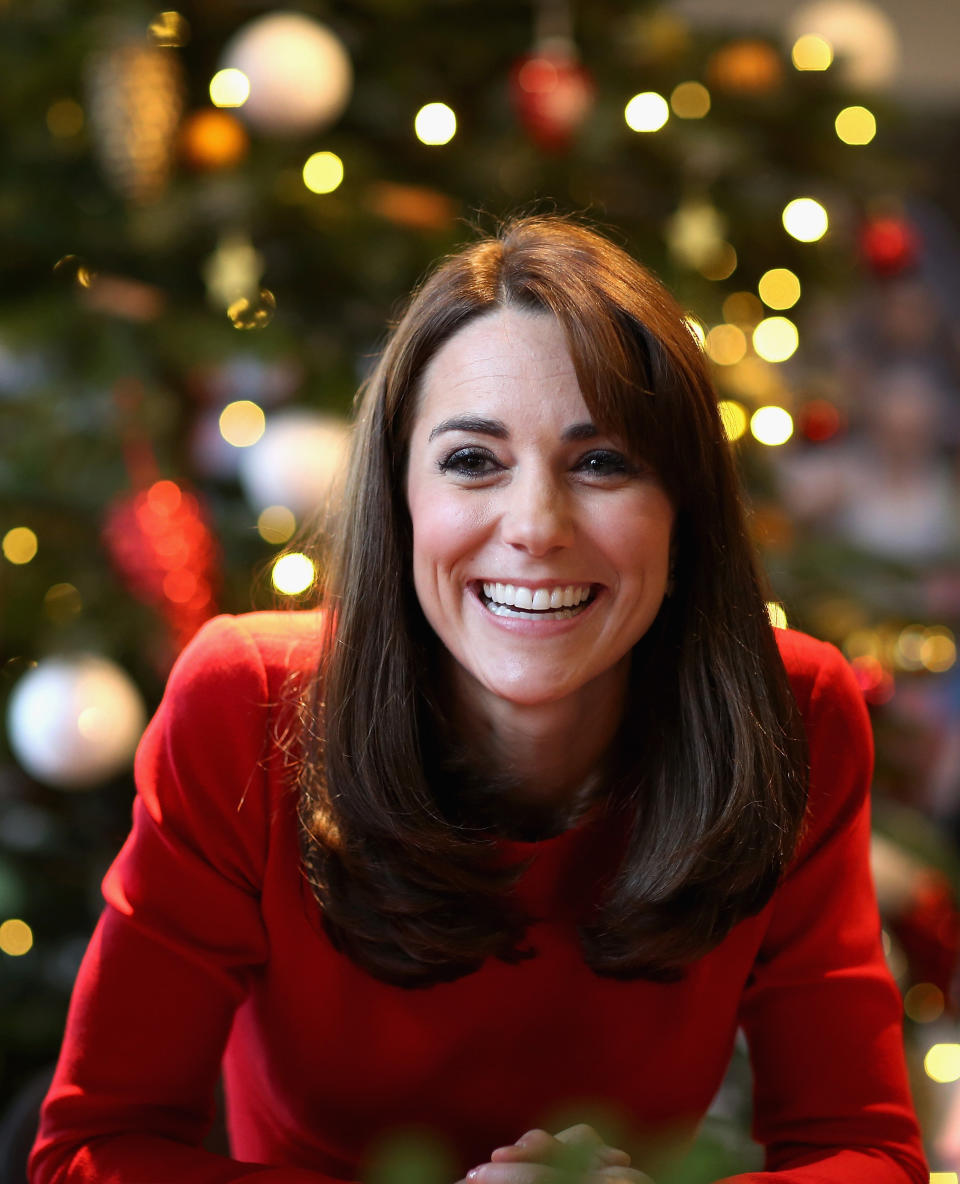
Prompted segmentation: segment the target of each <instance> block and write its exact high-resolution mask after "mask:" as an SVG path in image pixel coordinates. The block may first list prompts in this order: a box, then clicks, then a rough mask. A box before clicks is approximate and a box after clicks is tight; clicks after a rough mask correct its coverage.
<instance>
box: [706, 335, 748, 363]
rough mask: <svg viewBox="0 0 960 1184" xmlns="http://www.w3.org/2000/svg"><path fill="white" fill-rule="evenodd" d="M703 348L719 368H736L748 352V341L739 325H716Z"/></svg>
mask: <svg viewBox="0 0 960 1184" xmlns="http://www.w3.org/2000/svg"><path fill="white" fill-rule="evenodd" d="M703 347H704V349H705V350H706V351H707V356H708V357H709V358H711V359H712V360H713V361H714V362H716V363H717V365H718V366H735V365H736V364H737V362H739V361H740V359H741V358H742V357H743V356H744V354H745V353H746V352H747V339H746V337H745V336H744V335H743V330H742V329H741V328H739V327H738V326H737V325H714V327H713V328H712V329H711V330H710V332H709V333H708V334H707V338H706V341H705V342H704V343H703Z"/></svg>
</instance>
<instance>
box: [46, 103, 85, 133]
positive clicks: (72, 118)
mask: <svg viewBox="0 0 960 1184" xmlns="http://www.w3.org/2000/svg"><path fill="white" fill-rule="evenodd" d="M47 128H48V129H49V131H50V134H51V135H52V136H56V137H57V138H58V139H60V140H66V139H69V137H70V136H76V135H79V133H80V132H82V131H83V108H82V107H81V106H80V104H79V103H78V102H77V101H76V100H75V99H58V100H57V101H56V102H55V103H51V104H50V106H49V107H48V108H47Z"/></svg>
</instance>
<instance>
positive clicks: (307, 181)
mask: <svg viewBox="0 0 960 1184" xmlns="http://www.w3.org/2000/svg"><path fill="white" fill-rule="evenodd" d="M342 180H343V161H342V160H341V159H340V157H339V156H337V154H336V152H314V154H313V155H312V156H310V157H308V158H307V163H306V164H305V165H304V166H303V183H304V185H306V187H307V188H308V189H309V190H310V192H311V193H333V191H334V189H336V188H337V186H338V185H339V184H340V182H341V181H342Z"/></svg>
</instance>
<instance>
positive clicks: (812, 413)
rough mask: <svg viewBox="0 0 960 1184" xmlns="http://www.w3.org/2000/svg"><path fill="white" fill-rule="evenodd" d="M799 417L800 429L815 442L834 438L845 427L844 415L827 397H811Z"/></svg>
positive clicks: (818, 442) (819, 442)
mask: <svg viewBox="0 0 960 1184" xmlns="http://www.w3.org/2000/svg"><path fill="white" fill-rule="evenodd" d="M798 419H799V426H800V431H801V432H802V433H803V435H804V436H806V438H807V439H808V440H811V441H813V443H815V444H821V443H823V441H824V440H830V439H832V438H833V437H834V436H835V435H836V434H837V432H839V431H840V429H841V428H842V427H843V417H842V416H841V415H840V412H839V411H838V410H837V408H836V407H835V406H834V405H833V403H831V402H829V401H828V400H827V399H811V400H810V402H809V403H805V404H804V405H803V407H802V408H801V409H800V414H799V416H798Z"/></svg>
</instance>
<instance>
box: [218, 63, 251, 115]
mask: <svg viewBox="0 0 960 1184" xmlns="http://www.w3.org/2000/svg"><path fill="white" fill-rule="evenodd" d="M249 98H250V79H249V78H248V77H247V76H246V74H244V72H243V71H242V70H235V69H233V67H230V68H229V69H227V70H218V71H217V72H216V74H214V76H213V77H212V78H211V79H210V102H211V103H213V105H214V107H242V106H243V104H244V103H245V102H246V101H247V99H249Z"/></svg>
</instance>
